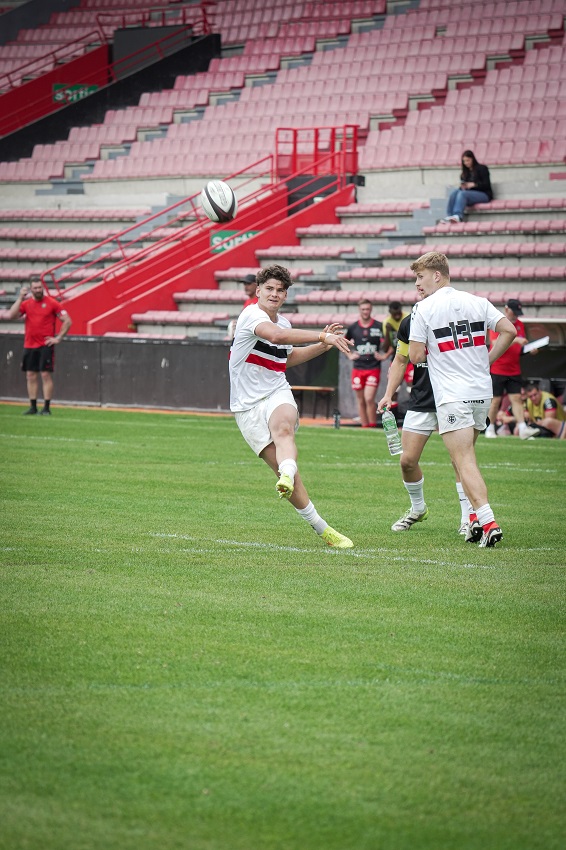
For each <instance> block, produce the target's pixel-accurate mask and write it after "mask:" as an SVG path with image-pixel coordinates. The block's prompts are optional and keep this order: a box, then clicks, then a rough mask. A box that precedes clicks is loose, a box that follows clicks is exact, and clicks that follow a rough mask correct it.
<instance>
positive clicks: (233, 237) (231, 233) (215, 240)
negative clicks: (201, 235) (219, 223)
mask: <svg viewBox="0 0 566 850" xmlns="http://www.w3.org/2000/svg"><path fill="white" fill-rule="evenodd" d="M256 233H259V230H246V231H245V233H239V232H238V231H237V230H217V231H216V233H211V235H210V247H211V248H212V253H213V254H220V253H221V252H222V251H227V250H228V248H235V247H236V245H241V244H242V242H247V241H248V239H251V238H252V236H255V235H256ZM224 240H226V241H224ZM220 242H223V243H224V244H223V245H220V244H219V243H220Z"/></svg>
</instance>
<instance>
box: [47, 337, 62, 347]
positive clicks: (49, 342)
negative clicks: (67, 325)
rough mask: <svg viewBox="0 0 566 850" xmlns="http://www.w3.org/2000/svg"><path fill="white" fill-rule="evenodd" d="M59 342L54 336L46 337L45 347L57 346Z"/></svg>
mask: <svg viewBox="0 0 566 850" xmlns="http://www.w3.org/2000/svg"><path fill="white" fill-rule="evenodd" d="M59 342H61V340H60V339H59V338H58V337H56V336H46V337H45V345H57V344H58V343H59Z"/></svg>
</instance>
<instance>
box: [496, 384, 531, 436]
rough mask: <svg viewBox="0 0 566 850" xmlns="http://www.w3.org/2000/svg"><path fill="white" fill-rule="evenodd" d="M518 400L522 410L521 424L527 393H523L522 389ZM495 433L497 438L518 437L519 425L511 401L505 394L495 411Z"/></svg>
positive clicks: (522, 388)
mask: <svg viewBox="0 0 566 850" xmlns="http://www.w3.org/2000/svg"><path fill="white" fill-rule="evenodd" d="M520 399H521V407H522V410H523V418H522V419H521V422H524V410H525V405H526V403H527V393H526V392H525V388H524V387H521V395H520ZM495 432H496V434H497V436H498V437H511V436H513V437H518V436H519V423H518V422H517V420H516V419H515V413H514V410H513V405H512V404H511V399H510V398H509V396H508V395H507V394H506V395H504V396H503V399H502V401H501V407H500V408H499V410H498V411H497V415H496V417H495Z"/></svg>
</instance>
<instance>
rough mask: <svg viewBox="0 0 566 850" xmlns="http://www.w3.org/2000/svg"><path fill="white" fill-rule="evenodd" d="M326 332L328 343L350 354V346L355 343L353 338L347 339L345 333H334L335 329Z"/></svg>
mask: <svg viewBox="0 0 566 850" xmlns="http://www.w3.org/2000/svg"><path fill="white" fill-rule="evenodd" d="M330 327H332V325H331V326H330ZM326 333H327V334H328V336H327V337H326V340H325V343H326V345H333V346H334V348H337V349H338V351H341V352H342V353H343V354H346V355H348V356H349V355H350V348H351V346H353V344H354V341H353V340H351V339H346V338H345V337H344V335H343V333H334V332H333V331H326Z"/></svg>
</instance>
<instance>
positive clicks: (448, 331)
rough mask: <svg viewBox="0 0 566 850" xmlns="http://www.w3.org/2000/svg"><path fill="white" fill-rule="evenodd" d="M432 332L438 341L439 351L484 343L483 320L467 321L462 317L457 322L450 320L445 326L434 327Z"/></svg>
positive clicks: (484, 329) (484, 330) (484, 326)
mask: <svg viewBox="0 0 566 850" xmlns="http://www.w3.org/2000/svg"><path fill="white" fill-rule="evenodd" d="M433 333H434V336H435V337H436V340H437V342H438V350H439V351H456V350H458V349H461V348H470V347H471V346H474V345H477V346H480V345H485V344H486V325H485V322H469V321H468V320H467V319H462V320H460V321H458V322H450V323H449V325H448V326H447V327H445V328H436V329H435V330H434V331H433Z"/></svg>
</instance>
